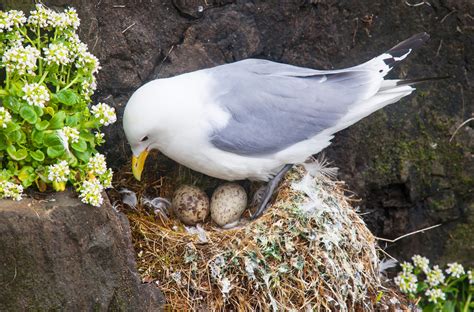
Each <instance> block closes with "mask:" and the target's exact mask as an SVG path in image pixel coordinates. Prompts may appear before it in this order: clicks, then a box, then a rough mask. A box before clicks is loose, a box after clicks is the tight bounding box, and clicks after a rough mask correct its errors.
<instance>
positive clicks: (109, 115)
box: [91, 103, 117, 126]
mask: <svg viewBox="0 0 474 312" xmlns="http://www.w3.org/2000/svg"><path fill="white" fill-rule="evenodd" d="M91 111H92V114H93V115H94V117H95V118H96V119H98V120H99V123H100V124H101V125H104V126H108V125H111V124H113V123H114V122H116V121H117V116H115V109H114V108H113V107H110V106H109V105H107V104H104V103H99V104H97V105H95V106H92V108H91Z"/></svg>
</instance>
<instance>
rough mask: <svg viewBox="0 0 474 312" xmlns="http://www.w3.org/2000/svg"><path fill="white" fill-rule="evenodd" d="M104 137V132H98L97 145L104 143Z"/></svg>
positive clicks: (96, 135)
mask: <svg viewBox="0 0 474 312" xmlns="http://www.w3.org/2000/svg"><path fill="white" fill-rule="evenodd" d="M104 136H105V134H103V133H102V132H96V133H95V134H94V137H95V140H96V142H97V143H102V142H103V141H104Z"/></svg>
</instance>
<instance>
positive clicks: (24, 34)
mask: <svg viewBox="0 0 474 312" xmlns="http://www.w3.org/2000/svg"><path fill="white" fill-rule="evenodd" d="M18 31H19V32H20V33H21V34H22V35H23V36H24V37H25V38H26V40H28V41H29V42H30V43H31V44H32V45H33V46H36V44H35V43H34V42H33V40H31V39H30V37H28V34H27V33H26V32H24V31H22V30H21V28H18Z"/></svg>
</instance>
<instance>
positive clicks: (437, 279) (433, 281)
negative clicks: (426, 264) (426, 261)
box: [426, 265, 445, 286]
mask: <svg viewBox="0 0 474 312" xmlns="http://www.w3.org/2000/svg"><path fill="white" fill-rule="evenodd" d="M444 279H445V276H444V274H443V271H442V270H441V269H440V268H439V266H437V265H435V266H434V267H433V270H431V271H429V272H428V273H426V282H427V283H428V285H430V286H438V285H440V284H443V283H444Z"/></svg>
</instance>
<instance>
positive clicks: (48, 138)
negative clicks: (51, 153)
mask: <svg viewBox="0 0 474 312" xmlns="http://www.w3.org/2000/svg"><path fill="white" fill-rule="evenodd" d="M43 143H44V145H46V146H48V147H50V146H56V145H61V146H63V142H62V140H61V137H60V136H59V134H57V133H56V132H53V133H46V134H45V135H44V141H43Z"/></svg>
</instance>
